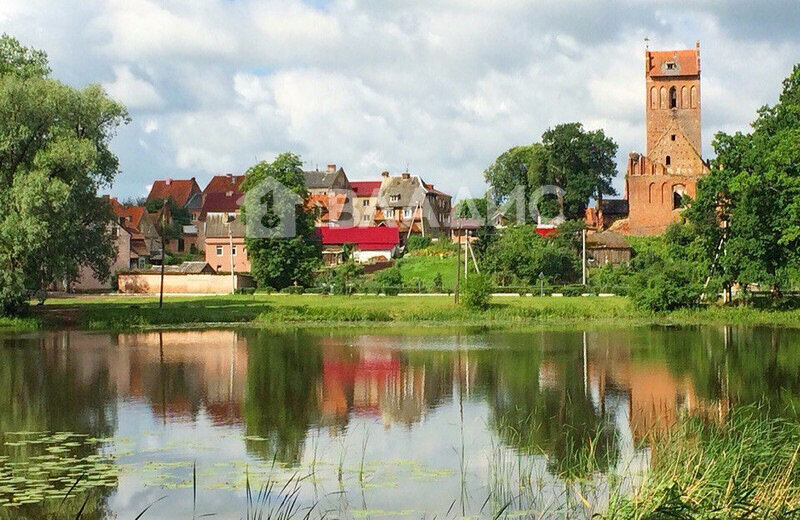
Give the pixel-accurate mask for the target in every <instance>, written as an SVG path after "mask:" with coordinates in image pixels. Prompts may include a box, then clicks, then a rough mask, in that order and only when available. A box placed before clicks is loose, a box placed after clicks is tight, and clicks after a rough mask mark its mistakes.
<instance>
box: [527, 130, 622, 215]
mask: <svg viewBox="0 0 800 520" xmlns="http://www.w3.org/2000/svg"><path fill="white" fill-rule="evenodd" d="M542 145H543V146H544V150H545V154H544V157H545V162H544V163H543V165H544V169H545V172H544V173H542V174H540V177H541V178H545V179H546V180H547V182H548V183H549V184H554V185H556V186H559V187H560V188H562V189H563V190H564V214H565V215H566V217H567V218H568V219H582V218H583V217H584V214H585V210H586V206H587V205H588V203H589V200H590V199H592V198H595V199H596V200H602V199H603V196H604V195H616V194H617V192H616V190H614V187H613V186H612V185H611V182H612V181H613V179H614V176H615V175H616V174H617V168H616V160H615V158H616V154H617V143H615V142H614V140H613V139H611V138H610V137H606V135H605V133H604V132H603V130H592V131H586V130H584V129H583V125H582V124H580V123H565V124H561V125H557V126H555V127H554V128H551V129H548V130H547V131H546V132H545V133H544V134H542Z"/></svg>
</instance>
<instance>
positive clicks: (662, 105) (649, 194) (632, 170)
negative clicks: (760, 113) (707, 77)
mask: <svg viewBox="0 0 800 520" xmlns="http://www.w3.org/2000/svg"><path fill="white" fill-rule="evenodd" d="M644 73H645V89H646V91H645V92H646V97H645V99H646V101H645V103H646V105H645V127H646V136H645V139H646V149H645V150H646V153H645V154H644V155H642V154H638V153H631V154H630V155H629V156H628V171H627V174H626V177H625V184H626V186H625V188H626V193H627V198H628V207H629V214H628V229H629V231H630V232H631V233H633V234H646V235H652V234H658V233H661V232H663V231H664V230H665V229H666V228H667V226H668V225H669V224H671V223H672V222H675V221H676V220H678V219H679V215H680V211H682V209H683V197H684V196H685V195H686V196H689V197H694V196H695V190H696V187H697V179H698V178H699V177H700V176H701V175H703V174H705V173H706V172H708V166H707V165H706V163H705V162H704V161H703V158H702V141H701V136H700V42H697V44H696V45H695V48H694V49H684V50H666V51H651V50H650V49H646V50H645V56H644Z"/></svg>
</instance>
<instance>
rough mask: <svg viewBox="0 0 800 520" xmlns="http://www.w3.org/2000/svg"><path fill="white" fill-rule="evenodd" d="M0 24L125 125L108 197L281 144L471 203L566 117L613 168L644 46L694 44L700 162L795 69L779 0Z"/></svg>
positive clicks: (262, 0)
mask: <svg viewBox="0 0 800 520" xmlns="http://www.w3.org/2000/svg"><path fill="white" fill-rule="evenodd" d="M0 19H2V20H3V25H4V30H7V31H8V32H10V33H12V34H14V35H16V36H18V37H19V38H20V39H21V40H23V42H25V43H26V44H29V45H33V46H36V47H41V48H44V49H45V50H46V51H48V54H49V55H50V57H51V60H52V66H53V69H54V75H55V76H56V77H57V78H59V79H62V80H64V81H67V82H69V83H72V84H75V85H79V86H82V85H85V84H88V83H93V82H98V81H102V80H107V79H109V78H113V79H112V80H110V81H108V82H107V83H106V84H105V86H106V88H107V89H108V91H109V93H110V94H111V95H113V96H114V97H116V98H118V99H120V100H121V101H123V102H124V103H125V104H126V105H127V106H128V108H129V109H130V111H131V115H132V117H133V119H134V124H133V125H131V127H129V128H127V129H125V130H124V131H121V132H120V134H119V136H118V137H117V138H116V140H115V142H114V147H115V149H116V150H117V151H118V153H119V155H120V159H121V165H122V168H123V171H124V173H123V174H122V175H121V176H120V177H119V179H118V183H117V186H116V188H115V190H116V191H118V193H119V194H120V195H122V196H125V195H127V194H137V193H139V192H140V191H141V187H142V186H144V185H145V184H147V183H148V182H151V181H152V179H153V178H156V177H162V178H163V177H167V176H170V177H179V176H195V177H197V178H198V180H199V181H201V182H202V181H203V180H205V179H208V178H209V177H210V176H211V175H212V174H215V173H219V172H222V171H225V172H228V171H243V170H245V169H246V168H247V167H248V166H250V165H251V164H253V163H254V162H255V161H256V160H260V159H269V158H271V157H273V156H274V155H275V154H276V153H277V152H280V151H284V150H292V151H295V152H297V153H300V154H301V155H302V157H303V158H304V160H306V161H307V163H308V164H309V165H311V166H313V165H315V164H326V163H329V162H330V163H333V162H335V163H337V164H342V165H343V166H344V167H345V169H346V170H347V171H348V173H349V174H350V175H351V176H352V177H354V178H366V177H375V176H377V175H378V173H379V172H380V170H382V169H390V170H393V171H397V170H400V169H403V168H405V166H406V164H408V165H410V168H411V170H412V171H413V172H415V173H419V174H421V175H423V176H424V177H425V178H426V179H428V180H430V181H431V182H434V183H435V184H437V186H441V187H442V188H444V189H446V190H450V191H452V192H453V193H456V192H457V191H458V190H459V188H460V187H461V186H466V187H467V188H469V189H470V190H471V191H472V192H473V193H476V192H479V191H480V190H482V189H483V178H482V171H483V169H484V168H485V167H486V166H487V165H488V164H490V163H491V162H492V160H493V159H494V158H495V157H496V156H497V155H499V154H500V153H502V152H503V151H504V150H505V149H507V148H509V147H511V146H514V145H518V144H525V143H530V142H533V141H535V140H537V139H538V138H539V137H540V136H541V133H542V132H543V131H544V130H545V129H546V128H548V127H550V126H553V125H555V124H558V123H561V122H568V121H582V122H583V123H584V124H585V125H586V126H587V127H588V128H598V127H602V128H603V129H604V130H605V131H606V133H607V134H609V135H611V136H612V137H614V139H616V141H617V142H618V143H619V146H620V154H619V160H620V165H621V166H620V168H623V167H624V159H625V155H626V154H627V152H628V151H630V150H637V149H638V150H641V149H642V147H643V146H644V110H643V102H644V78H643V70H642V59H643V56H642V54H643V50H644V42H643V40H644V38H645V36H648V37H649V38H650V42H651V43H650V45H651V47H653V48H668V47H672V46H682V47H691V46H693V45H694V41H695V40H696V39H698V38H699V39H700V40H701V42H702V45H703V46H702V59H703V87H702V98H703V124H704V126H703V137H704V150H705V152H706V153H707V154H708V153H710V152H711V149H710V141H711V139H712V136H713V133H714V132H715V131H716V130H718V129H723V130H733V129H744V128H746V127H747V124H748V123H749V121H750V120H752V119H753V117H754V112H755V109H756V108H757V107H758V106H760V105H762V104H764V103H770V102H774V101H775V100H776V99H777V94H778V91H779V88H780V81H781V79H782V78H783V77H785V76H786V75H787V74H788V73H789V71H790V69H791V65H792V64H793V63H794V62H795V61H797V56H798V55H800V33H798V32H797V31H796V27H797V26H798V25H800V3H796V2H795V3H787V2H780V1H778V0H762V1H761V2H759V3H758V4H757V8H756V7H751V6H748V5H746V3H743V4H742V5H738V4H737V5H735V6H732V5H730V4H729V3H727V2H725V1H724V0H703V1H700V2H686V1H680V2H676V3H675V4H674V5H673V4H664V5H659V6H658V7H654V6H653V4H652V3H651V2H649V1H647V0H625V1H621V2H613V3H610V2H596V1H595V0H578V1H576V2H561V1H557V0H545V1H540V2H527V1H524V0H513V1H506V0H504V1H499V0H498V1H484V2H474V1H472V0H445V1H441V2H430V1H427V0H405V1H402V2H400V1H396V0H390V1H388V2H374V1H372V0H331V1H330V2H328V3H327V4H325V6H324V7H323V8H318V7H313V6H311V5H308V4H306V3H303V2H301V1H300V0H236V1H233V2H231V1H229V0H174V1H171V2H160V1H157V0H138V1H137V2H129V1H126V0H5V1H4V2H2V3H0ZM754 20H755V21H757V22H758V23H754V22H753V21H754ZM6 26H7V27H6ZM76 49H80V52H78V51H76ZM621 173H624V172H621ZM617 186H618V187H619V188H621V187H622V177H621V176H620V178H619V179H618V181H617Z"/></svg>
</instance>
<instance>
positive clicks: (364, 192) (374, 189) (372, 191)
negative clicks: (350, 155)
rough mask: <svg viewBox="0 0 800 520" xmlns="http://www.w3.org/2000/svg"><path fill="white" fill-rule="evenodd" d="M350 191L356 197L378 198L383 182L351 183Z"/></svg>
mask: <svg viewBox="0 0 800 520" xmlns="http://www.w3.org/2000/svg"><path fill="white" fill-rule="evenodd" d="M350 189H352V190H353V192H354V193H355V194H356V197H372V196H377V195H378V191H379V190H380V189H381V181H350Z"/></svg>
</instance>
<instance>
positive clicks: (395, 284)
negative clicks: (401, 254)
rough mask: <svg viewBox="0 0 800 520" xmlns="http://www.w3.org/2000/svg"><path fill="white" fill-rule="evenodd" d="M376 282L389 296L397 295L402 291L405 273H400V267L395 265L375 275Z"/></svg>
mask: <svg viewBox="0 0 800 520" xmlns="http://www.w3.org/2000/svg"><path fill="white" fill-rule="evenodd" d="M375 282H377V284H378V286H379V287H380V289H379V290H383V292H384V293H385V294H386V295H387V296H397V295H398V294H399V293H400V287H401V286H402V285H403V275H402V274H401V273H400V268H399V267H397V266H394V267H391V268H389V269H384V270H382V271H379V272H378V274H377V275H376V276H375Z"/></svg>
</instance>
